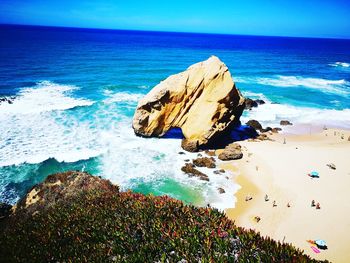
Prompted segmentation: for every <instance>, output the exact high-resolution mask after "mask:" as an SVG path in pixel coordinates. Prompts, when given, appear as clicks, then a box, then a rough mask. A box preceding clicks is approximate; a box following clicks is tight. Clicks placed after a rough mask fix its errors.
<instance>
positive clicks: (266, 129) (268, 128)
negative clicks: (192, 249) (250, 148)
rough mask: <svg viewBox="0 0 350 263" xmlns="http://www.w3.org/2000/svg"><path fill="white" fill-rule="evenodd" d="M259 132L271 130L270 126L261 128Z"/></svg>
mask: <svg viewBox="0 0 350 263" xmlns="http://www.w3.org/2000/svg"><path fill="white" fill-rule="evenodd" d="M260 131H261V132H269V131H272V128H271V127H266V128H263V129H261V130H260Z"/></svg>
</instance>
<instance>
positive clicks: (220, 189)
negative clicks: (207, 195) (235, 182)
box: [218, 187, 226, 194]
mask: <svg viewBox="0 0 350 263" xmlns="http://www.w3.org/2000/svg"><path fill="white" fill-rule="evenodd" d="M218 191H219V193H220V194H224V193H226V192H225V190H224V189H223V188H221V187H219V188H218Z"/></svg>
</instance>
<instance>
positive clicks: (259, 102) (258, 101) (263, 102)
mask: <svg viewBox="0 0 350 263" xmlns="http://www.w3.org/2000/svg"><path fill="white" fill-rule="evenodd" d="M255 102H256V103H258V104H259V105H263V104H265V101H264V100H259V99H257V100H255Z"/></svg>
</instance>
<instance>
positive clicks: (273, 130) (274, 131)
mask: <svg viewBox="0 0 350 263" xmlns="http://www.w3.org/2000/svg"><path fill="white" fill-rule="evenodd" d="M271 131H272V132H273V133H278V132H279V131H282V129H281V128H279V127H275V128H272V130H271Z"/></svg>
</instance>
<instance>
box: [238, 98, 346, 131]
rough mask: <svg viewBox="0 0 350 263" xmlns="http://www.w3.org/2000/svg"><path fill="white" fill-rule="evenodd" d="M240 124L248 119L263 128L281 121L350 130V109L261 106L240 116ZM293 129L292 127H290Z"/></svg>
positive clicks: (285, 105)
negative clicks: (256, 121) (258, 123)
mask: <svg viewBox="0 0 350 263" xmlns="http://www.w3.org/2000/svg"><path fill="white" fill-rule="evenodd" d="M241 119H242V122H243V123H245V122H247V121H248V120H249V119H256V120H259V122H261V123H262V124H263V126H270V127H276V126H279V122H280V121H281V120H286V119H287V120H289V121H291V122H292V123H294V124H307V125H318V126H321V127H323V126H327V127H337V128H345V129H350V109H344V110H333V109H317V108H308V107H295V106H291V105H287V104H271V103H267V104H263V105H259V107H258V108H253V109H252V110H250V111H249V112H247V115H246V116H244V117H243V116H242V118H241ZM292 128H293V127H292Z"/></svg>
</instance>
